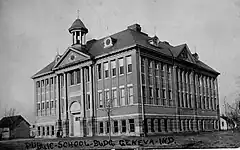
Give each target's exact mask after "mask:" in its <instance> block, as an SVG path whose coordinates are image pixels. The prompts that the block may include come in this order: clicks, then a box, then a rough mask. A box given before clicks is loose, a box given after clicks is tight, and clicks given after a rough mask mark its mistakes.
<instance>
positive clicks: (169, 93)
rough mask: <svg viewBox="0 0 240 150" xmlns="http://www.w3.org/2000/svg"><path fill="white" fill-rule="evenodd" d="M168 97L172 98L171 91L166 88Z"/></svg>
mask: <svg viewBox="0 0 240 150" xmlns="http://www.w3.org/2000/svg"><path fill="white" fill-rule="evenodd" d="M168 97H169V99H172V91H171V90H168Z"/></svg>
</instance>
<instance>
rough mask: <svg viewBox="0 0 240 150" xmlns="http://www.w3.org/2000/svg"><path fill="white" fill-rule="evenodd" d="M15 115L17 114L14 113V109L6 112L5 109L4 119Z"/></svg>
mask: <svg viewBox="0 0 240 150" xmlns="http://www.w3.org/2000/svg"><path fill="white" fill-rule="evenodd" d="M16 114H17V112H16V109H15V108H10V109H8V110H7V109H6V108H5V111H4V117H9V116H14V115H16Z"/></svg>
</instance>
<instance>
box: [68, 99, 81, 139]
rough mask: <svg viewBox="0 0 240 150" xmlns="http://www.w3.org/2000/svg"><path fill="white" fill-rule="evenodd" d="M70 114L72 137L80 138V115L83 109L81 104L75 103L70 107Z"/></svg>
mask: <svg viewBox="0 0 240 150" xmlns="http://www.w3.org/2000/svg"><path fill="white" fill-rule="evenodd" d="M70 113H71V127H72V130H71V136H80V135H81V132H80V115H81V109H80V104H79V102H73V103H72V105H71V107H70Z"/></svg>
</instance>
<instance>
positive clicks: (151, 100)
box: [149, 87, 153, 104]
mask: <svg viewBox="0 0 240 150" xmlns="http://www.w3.org/2000/svg"><path fill="white" fill-rule="evenodd" d="M149 97H150V99H149V104H153V88H152V87H149Z"/></svg>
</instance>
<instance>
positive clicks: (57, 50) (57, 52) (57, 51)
mask: <svg viewBox="0 0 240 150" xmlns="http://www.w3.org/2000/svg"><path fill="white" fill-rule="evenodd" d="M56 54H57V56H58V55H59V49H58V48H57V49H56Z"/></svg>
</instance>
